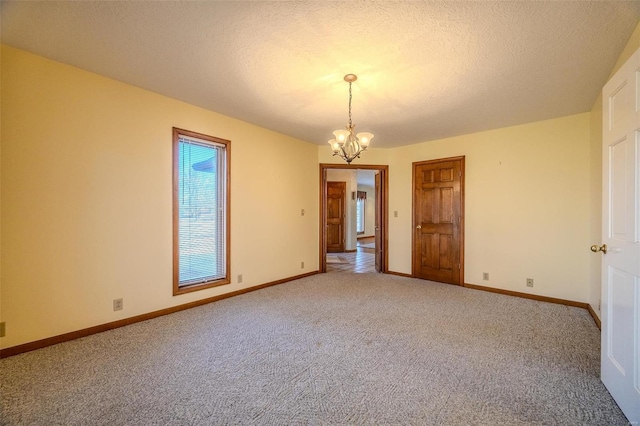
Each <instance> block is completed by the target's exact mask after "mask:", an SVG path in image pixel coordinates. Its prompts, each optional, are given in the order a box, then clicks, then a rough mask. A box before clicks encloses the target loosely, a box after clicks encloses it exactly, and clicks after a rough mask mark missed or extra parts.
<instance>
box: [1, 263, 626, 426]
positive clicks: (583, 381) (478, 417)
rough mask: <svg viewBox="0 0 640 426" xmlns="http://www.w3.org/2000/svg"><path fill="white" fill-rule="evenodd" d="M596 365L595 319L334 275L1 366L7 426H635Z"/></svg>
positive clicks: (445, 289)
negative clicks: (309, 425) (610, 392)
mask: <svg viewBox="0 0 640 426" xmlns="http://www.w3.org/2000/svg"><path fill="white" fill-rule="evenodd" d="M52 321H55V318H52ZM599 363H600V333H599V331H598V329H597V327H596V326H595V324H594V323H593V320H592V319H591V317H590V316H589V314H588V313H587V311H585V310H584V309H580V308H573V307H567V306H562V305H553V304H548V303H543V302H536V301H532V300H526V299H519V298H515V297H509V296H504V295H498V294H492V293H487V292H482V291H477V290H470V289H465V288H461V287H456V286H451V285H446V284H437V283H431V282H427V281H421V280H417V279H410V278H403V277H397V276H389V275H383V274H346V273H345V274H322V275H316V276H312V277H309V278H305V279H302V280H298V281H293V282H290V283H286V284H281V285H278V286H274V287H269V288H266V289H263V290H260V291H255V292H251V293H247V294H244V295H242V296H237V297H234V298H230V299H226V300H222V301H219V302H216V303H211V304H209V305H206V306H201V307H198V308H193V309H190V310H188V311H183V312H178V313H176V314H172V315H167V316H164V317H161V318H156V319H153V320H150V321H146V322H142V323H138V324H133V325H130V326H127V327H123V328H119V329H116V330H112V331H109V332H105V333H101V334H97V335H93V336H89V337H86V338H83V339H78V340H75V341H72V342H67V343H63V344H59V345H56V346H51V347H48V348H45V349H41V350H38V351H34V352H29V353H26V354H23V355H18V356H15V357H11V358H7V359H3V360H0V424H2V425H229V424H233V425H262V424H265V425H291V424H293V425H307V424H313V425H321V424H334V425H347V424H349V425H351V424H357V425H362V424H366V425H368V424H371V425H380V424H387V425H397V424H403V425H534V424H535V425H626V424H627V422H626V420H625V418H624V416H623V415H622V413H621V411H620V410H619V409H618V407H617V406H616V404H615V402H614V401H613V400H612V399H611V396H610V395H609V393H608V392H607V391H606V389H605V387H604V386H603V384H602V383H601V382H600V379H599V378H598V376H599Z"/></svg>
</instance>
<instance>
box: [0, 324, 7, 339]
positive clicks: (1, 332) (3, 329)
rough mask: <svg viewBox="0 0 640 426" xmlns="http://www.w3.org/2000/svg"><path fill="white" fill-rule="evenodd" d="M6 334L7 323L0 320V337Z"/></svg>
mask: <svg viewBox="0 0 640 426" xmlns="http://www.w3.org/2000/svg"><path fill="white" fill-rule="evenodd" d="M4 336H6V325H5V322H4V321H2V322H0V337H4Z"/></svg>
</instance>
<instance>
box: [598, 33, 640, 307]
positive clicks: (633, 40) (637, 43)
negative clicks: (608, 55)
mask: <svg viewBox="0 0 640 426" xmlns="http://www.w3.org/2000/svg"><path fill="white" fill-rule="evenodd" d="M638 49H640V22H638V25H637V26H636V29H635V30H634V32H633V34H632V35H631V37H630V38H629V41H628V42H627V45H626V46H625V48H624V49H623V51H622V53H621V54H620V57H618V60H617V61H616V64H615V66H614V67H613V69H612V70H611V74H610V75H609V77H612V76H613V75H614V74H615V73H616V72H617V71H618V70H619V69H620V67H621V66H622V65H623V64H624V63H625V62H626V61H627V60H628V59H629V58H630V57H631V55H633V53H634V52H635V51H636V50H638ZM590 142H591V143H590V146H589V152H590V165H591V172H590V194H589V196H590V203H589V210H590V212H591V226H590V241H591V242H592V244H600V241H601V240H602V92H600V94H599V96H598V98H597V99H596V101H595V102H594V104H593V106H592V107H591V112H590ZM601 286H602V259H601V256H600V255H599V254H598V255H593V256H591V258H590V259H589V304H590V305H591V307H592V308H593V309H594V310H595V312H596V313H597V315H598V317H600V301H601Z"/></svg>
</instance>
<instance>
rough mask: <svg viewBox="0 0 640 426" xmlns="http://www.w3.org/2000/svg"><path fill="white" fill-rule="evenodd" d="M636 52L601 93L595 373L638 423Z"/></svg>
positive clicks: (639, 128)
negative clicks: (599, 281) (598, 342)
mask: <svg viewBox="0 0 640 426" xmlns="http://www.w3.org/2000/svg"><path fill="white" fill-rule="evenodd" d="M637 76H640V50H638V51H636V53H635V54H634V55H633V56H631V58H629V60H628V61H627V62H626V63H625V64H624V65H623V66H622V67H621V68H620V70H619V71H618V72H617V73H616V74H615V75H614V76H613V77H612V78H611V80H609V82H608V83H607V84H606V85H605V86H604V88H603V92H602V101H603V105H602V110H603V121H602V169H603V174H602V180H603V182H602V204H603V209H602V241H601V243H602V244H603V245H602V246H600V247H598V246H597V245H596V246H594V247H592V250H593V251H600V252H601V253H602V312H601V315H602V335H601V337H602V344H601V349H600V350H601V351H602V353H601V356H600V362H601V377H602V382H603V383H604V384H605V386H606V387H607V389H609V392H610V393H611V396H613V398H614V399H615V400H616V402H617V403H618V405H619V406H620V409H621V410H622V412H623V413H624V414H625V415H626V416H627V418H628V419H629V422H630V423H631V424H640V177H639V176H640V79H638V78H637Z"/></svg>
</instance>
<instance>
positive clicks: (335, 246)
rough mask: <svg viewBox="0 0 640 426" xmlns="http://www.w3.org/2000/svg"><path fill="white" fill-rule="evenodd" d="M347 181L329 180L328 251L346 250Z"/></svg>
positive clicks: (339, 251)
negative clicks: (345, 209)
mask: <svg viewBox="0 0 640 426" xmlns="http://www.w3.org/2000/svg"><path fill="white" fill-rule="evenodd" d="M346 188H347V183H346V182H327V253H342V252H344V220H345V211H344V208H345V198H344V197H345V193H346Z"/></svg>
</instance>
